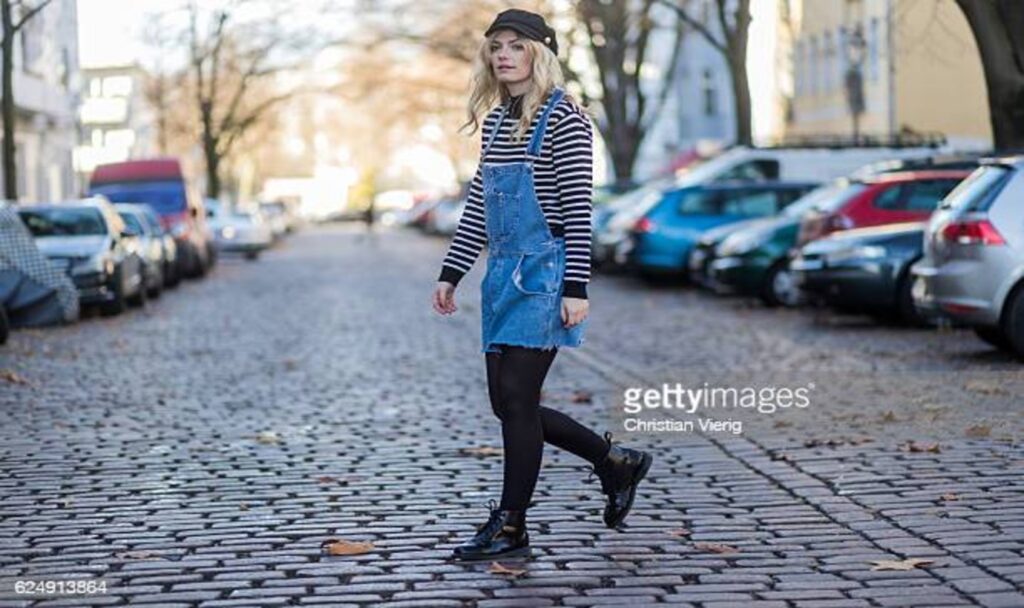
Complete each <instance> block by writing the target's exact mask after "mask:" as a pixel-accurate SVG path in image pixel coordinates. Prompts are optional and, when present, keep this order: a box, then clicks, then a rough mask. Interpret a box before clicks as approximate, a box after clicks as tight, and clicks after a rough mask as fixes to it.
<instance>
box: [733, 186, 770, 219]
mask: <svg viewBox="0 0 1024 608" xmlns="http://www.w3.org/2000/svg"><path fill="white" fill-rule="evenodd" d="M777 209H778V204H777V202H776V199H775V192H774V191H772V190H760V191H758V190H737V191H735V192H729V193H727V194H726V195H725V203H724V204H723V205H722V214H723V215H746V216H754V217H757V216H762V215H774V214H775V212H776V211H777Z"/></svg>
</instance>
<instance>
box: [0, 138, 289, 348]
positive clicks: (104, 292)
mask: <svg viewBox="0 0 1024 608" xmlns="http://www.w3.org/2000/svg"><path fill="white" fill-rule="evenodd" d="M6 211H7V213H5V215H3V217H2V218H0V219H6V222H7V223H6V225H4V226H2V227H0V229H2V230H3V232H4V233H5V236H6V237H8V238H5V239H0V246H3V247H6V248H7V249H9V251H0V254H5V255H0V259H7V260H17V261H14V262H11V263H10V264H9V268H0V325H2V327H0V341H2V340H3V338H5V337H6V334H7V327H8V326H14V327H18V326H32V325H45V324H50V323H54V322H61V321H64V322H67V321H71V320H73V319H74V318H77V312H78V307H79V306H95V307H97V308H99V310H100V312H101V313H102V314H104V315H117V314H120V313H122V312H124V311H125V310H126V309H127V307H128V306H131V305H135V306H142V305H144V304H145V303H146V301H147V300H148V299H150V298H158V297H160V295H161V293H162V292H163V291H164V290H165V289H169V288H173V287H175V286H176V285H178V284H179V283H180V282H181V280H182V279H185V278H193V279H195V278H201V277H203V276H205V275H206V274H207V273H208V272H209V271H210V270H211V269H212V268H213V267H214V265H215V264H216V262H217V258H218V255H219V253H222V252H238V253H241V254H243V255H244V256H245V257H246V258H247V259H253V260H254V259H256V258H257V257H258V256H259V254H260V253H261V252H262V251H264V250H266V249H267V248H268V247H270V246H272V245H273V244H274V243H275V242H276V241H277V240H278V239H280V238H282V237H283V236H284V235H285V234H287V233H288V232H291V231H293V230H294V229H295V228H296V227H297V218H296V215H295V214H294V213H293V212H292V210H291V208H290V207H289V206H288V205H286V204H284V203H280V202H267V203H260V204H257V205H254V206H252V207H251V208H248V209H231V208H229V207H227V206H225V205H223V204H222V203H220V202H219V201H216V200H214V199H209V198H206V199H204V198H201V197H199V196H198V195H197V193H196V192H195V191H194V190H193V189H192V188H191V187H190V183H189V181H188V180H186V179H185V177H184V175H183V173H182V170H181V166H180V164H179V163H178V161H177V160H176V159H170V158H167V159H151V160H139V161H128V162H124V163H115V164H111V165H102V166H100V167H97V169H96V171H95V172H94V174H93V176H92V179H91V181H90V184H89V189H88V193H87V196H86V197H84V198H81V199H76V200H70V201H62V202H58V203H48V204H35V205H12V206H8V208H7V210H6ZM11 211H13V213H11ZM12 218H17V220H14V219H12ZM15 224H18V225H15ZM23 233H26V234H27V235H28V236H23ZM26 240H29V241H31V245H26V243H25V241H26ZM0 266H3V265H0ZM65 287H70V291H72V292H73V295H75V296H77V297H76V298H75V300H76V302H75V305H74V306H67V305H66V304H67V303H66V302H64V304H65V305H63V306H61V305H59V304H60V300H62V299H63V300H67V297H66V294H64V293H62V292H63V291H67V290H68V289H64V288H65Z"/></svg>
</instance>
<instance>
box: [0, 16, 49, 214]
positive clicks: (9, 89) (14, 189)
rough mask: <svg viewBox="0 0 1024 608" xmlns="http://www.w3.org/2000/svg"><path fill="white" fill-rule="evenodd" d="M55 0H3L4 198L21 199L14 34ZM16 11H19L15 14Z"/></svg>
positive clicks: (1, 107)
mask: <svg viewBox="0 0 1024 608" xmlns="http://www.w3.org/2000/svg"><path fill="white" fill-rule="evenodd" d="M51 2H52V0H38V1H37V2H34V3H31V2H27V1H24V0H0V21H2V28H3V41H2V42H0V53H3V60H2V61H3V64H2V68H0V69H2V70H3V74H2V78H3V89H4V90H3V97H2V99H0V115H2V120H3V123H4V127H3V129H4V130H3V151H2V156H3V170H4V198H6V199H8V200H12V201H14V200H18V165H17V162H16V160H15V147H14V123H15V120H16V115H15V106H14V37H15V36H16V35H17V34H18V32H20V31H21V30H22V28H24V27H25V24H26V23H28V22H29V21H30V20H31V19H32V18H33V17H35V16H36V15H38V14H39V13H40V12H41V11H42V10H43V9H44V8H46V6H47V5H49V4H50V3H51ZM15 13H17V14H18V16H17V18H15Z"/></svg>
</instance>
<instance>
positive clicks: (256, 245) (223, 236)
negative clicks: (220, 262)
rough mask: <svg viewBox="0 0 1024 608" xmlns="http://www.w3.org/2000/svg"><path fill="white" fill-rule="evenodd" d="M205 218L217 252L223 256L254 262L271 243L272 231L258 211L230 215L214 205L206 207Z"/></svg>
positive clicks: (245, 211) (230, 212)
mask: <svg viewBox="0 0 1024 608" xmlns="http://www.w3.org/2000/svg"><path fill="white" fill-rule="evenodd" d="M207 215H208V217H209V223H210V226H211V228H212V229H213V233H214V239H215V242H216V245H217V248H218V249H220V250H221V251H223V252H228V253H241V254H242V255H244V256H245V258H246V259H247V260H255V259H257V258H258V257H259V255H260V253H262V252H263V251H264V250H265V249H267V248H268V247H270V246H271V245H273V243H274V234H273V231H272V229H271V227H270V225H269V224H268V223H267V222H266V220H265V219H264V217H263V215H262V213H261V212H260V211H259V210H258V209H252V210H234V211H231V210H229V209H228V208H227V207H226V206H224V205H221V204H220V203H216V202H214V203H210V204H209V206H208V207H207Z"/></svg>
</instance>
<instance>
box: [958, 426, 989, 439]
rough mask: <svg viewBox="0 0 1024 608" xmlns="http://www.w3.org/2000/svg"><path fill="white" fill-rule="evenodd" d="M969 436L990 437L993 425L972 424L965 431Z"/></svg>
mask: <svg viewBox="0 0 1024 608" xmlns="http://www.w3.org/2000/svg"><path fill="white" fill-rule="evenodd" d="M964 434H965V435H967V436H968V437H988V436H989V435H990V434H992V427H991V426H989V425H987V424H972V425H971V426H969V427H967V430H966V431H965V432H964Z"/></svg>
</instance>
